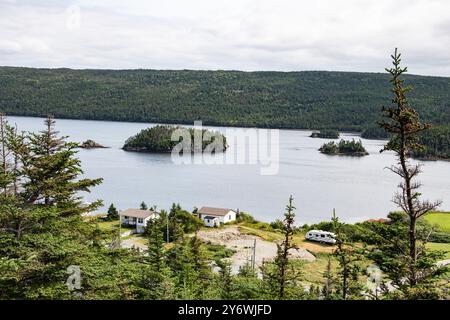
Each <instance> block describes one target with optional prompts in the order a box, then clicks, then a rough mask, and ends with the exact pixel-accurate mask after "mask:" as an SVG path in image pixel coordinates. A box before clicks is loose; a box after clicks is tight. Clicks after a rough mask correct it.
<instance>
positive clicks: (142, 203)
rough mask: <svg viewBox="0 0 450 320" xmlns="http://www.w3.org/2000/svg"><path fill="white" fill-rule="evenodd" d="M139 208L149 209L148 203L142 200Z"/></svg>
mask: <svg viewBox="0 0 450 320" xmlns="http://www.w3.org/2000/svg"><path fill="white" fill-rule="evenodd" d="M139 209H141V210H148V207H147V204H146V203H145V202H144V201H142V202H141V204H140V205H139Z"/></svg>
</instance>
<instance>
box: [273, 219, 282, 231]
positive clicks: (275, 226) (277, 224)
mask: <svg viewBox="0 0 450 320" xmlns="http://www.w3.org/2000/svg"><path fill="white" fill-rule="evenodd" d="M270 226H271V227H272V229H274V230H283V228H284V223H283V221H281V220H280V219H276V220H275V221H273V222H271V223H270Z"/></svg>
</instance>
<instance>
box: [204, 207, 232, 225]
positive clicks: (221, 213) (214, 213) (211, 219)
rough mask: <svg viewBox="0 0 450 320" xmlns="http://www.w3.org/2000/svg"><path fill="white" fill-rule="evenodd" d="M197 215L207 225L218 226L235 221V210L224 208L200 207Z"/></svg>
mask: <svg viewBox="0 0 450 320" xmlns="http://www.w3.org/2000/svg"><path fill="white" fill-rule="evenodd" d="M197 216H198V217H199V218H200V219H201V220H202V221H203V222H204V223H205V226H207V227H218V226H220V225H222V224H225V223H228V222H231V221H235V220H236V211H234V210H231V209H224V208H212V207H201V208H200V209H199V210H198V211H197Z"/></svg>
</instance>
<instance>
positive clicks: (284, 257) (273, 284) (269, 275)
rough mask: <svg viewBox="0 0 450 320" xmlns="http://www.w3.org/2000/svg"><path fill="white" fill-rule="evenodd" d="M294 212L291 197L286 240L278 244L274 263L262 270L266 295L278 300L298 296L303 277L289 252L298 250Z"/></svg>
mask: <svg viewBox="0 0 450 320" xmlns="http://www.w3.org/2000/svg"><path fill="white" fill-rule="evenodd" d="M294 210H295V207H294V199H293V198H292V196H290V197H289V203H288V205H287V206H286V212H285V214H284V216H285V218H284V220H283V229H282V232H283V234H284V239H283V241H282V242H281V243H277V254H276V256H275V259H274V261H273V262H266V263H264V265H263V266H262V268H261V269H262V273H263V279H264V287H265V291H266V294H269V295H270V296H272V297H276V298H277V299H292V298H293V297H294V296H295V295H296V294H298V292H297V291H298V288H295V287H296V282H297V281H299V279H300V276H301V275H300V272H299V271H298V269H297V268H296V267H295V265H294V264H292V263H291V261H290V259H289V250H291V249H294V248H296V246H295V244H294V243H293V240H292V236H293V235H294V232H295V226H294V218H295V213H294Z"/></svg>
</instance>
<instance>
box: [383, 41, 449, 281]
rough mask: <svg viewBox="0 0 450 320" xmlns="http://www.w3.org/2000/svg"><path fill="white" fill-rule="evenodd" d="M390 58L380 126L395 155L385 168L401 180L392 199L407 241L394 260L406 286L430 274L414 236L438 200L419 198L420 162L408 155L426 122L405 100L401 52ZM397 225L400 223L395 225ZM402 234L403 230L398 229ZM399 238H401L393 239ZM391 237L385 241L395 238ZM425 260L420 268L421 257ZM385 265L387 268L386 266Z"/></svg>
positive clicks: (407, 89)
mask: <svg viewBox="0 0 450 320" xmlns="http://www.w3.org/2000/svg"><path fill="white" fill-rule="evenodd" d="M391 58H392V64H393V67H392V68H387V69H386V71H387V72H388V73H389V74H390V75H391V80H390V82H391V84H392V89H391V92H392V94H393V98H392V104H391V106H389V107H383V109H382V112H383V116H384V118H385V119H384V121H383V122H381V123H380V125H381V127H382V128H384V129H385V130H386V132H388V133H389V136H390V140H389V142H388V143H387V144H386V145H385V146H384V149H383V150H382V151H384V150H390V151H393V152H394V153H395V154H396V156H397V159H398V164H397V165H395V166H392V167H390V168H389V169H390V170H391V171H392V172H393V173H395V174H397V175H398V176H399V177H400V178H401V180H402V182H401V183H400V184H399V188H400V191H399V192H398V193H397V194H396V195H395V196H394V199H393V201H394V203H395V204H397V205H398V206H399V207H400V208H401V209H402V210H403V212H405V214H406V217H407V221H406V225H407V231H406V234H404V235H405V236H406V239H407V244H405V245H397V246H396V247H397V250H398V260H397V262H398V261H404V263H403V267H400V268H399V269H398V271H399V272H400V273H402V275H401V278H405V279H406V280H407V283H408V285H409V287H410V288H414V287H415V286H417V285H418V284H420V283H421V282H423V281H422V280H423V279H426V278H428V276H425V275H430V274H433V273H434V271H435V270H433V269H435V267H434V263H430V262H431V261H430V259H429V255H428V254H427V252H426V248H425V246H424V245H423V243H422V240H423V239H419V238H418V232H417V222H418V221H419V219H420V218H421V217H423V216H424V215H425V214H427V213H428V212H430V211H433V210H436V209H437V208H438V206H439V205H440V204H441V202H440V201H435V202H429V201H422V200H421V199H420V196H421V193H420V192H419V189H420V187H421V184H420V183H419V182H418V181H417V180H416V178H417V176H418V175H419V174H420V172H421V165H420V164H415V165H413V164H411V163H410V162H409V160H408V156H410V155H411V154H412V153H414V152H417V151H420V150H421V149H423V146H422V145H421V144H420V143H419V142H418V141H419V140H418V138H419V134H420V133H421V132H423V131H425V130H427V129H429V128H430V125H429V124H424V123H423V122H421V120H420V117H419V114H418V112H417V111H416V110H415V109H414V108H413V107H412V106H411V105H410V104H409V102H408V99H407V97H406V94H407V93H408V92H410V91H411V90H412V88H411V87H405V86H404V80H403V79H402V76H403V75H404V73H406V72H407V68H406V67H405V68H402V67H401V54H400V53H399V52H398V51H397V49H395V52H394V54H393V55H392V56H391ZM398 227H399V228H401V227H400V226H398ZM402 234H403V233H402ZM397 240H398V241H400V242H403V240H402V239H397ZM397 240H394V239H391V240H387V241H391V242H392V241H397ZM422 257H423V258H424V259H425V260H428V262H427V263H426V265H427V267H426V268H425V269H424V260H423V259H422ZM386 268H388V267H387V266H386Z"/></svg>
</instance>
